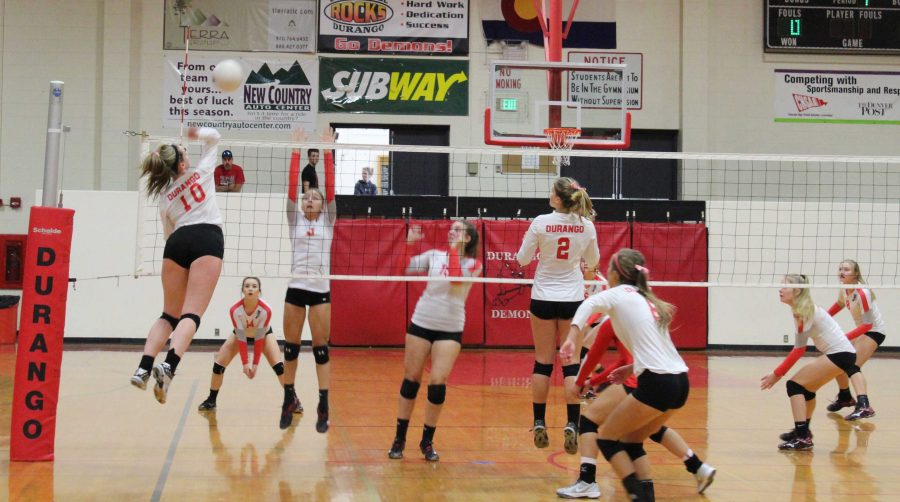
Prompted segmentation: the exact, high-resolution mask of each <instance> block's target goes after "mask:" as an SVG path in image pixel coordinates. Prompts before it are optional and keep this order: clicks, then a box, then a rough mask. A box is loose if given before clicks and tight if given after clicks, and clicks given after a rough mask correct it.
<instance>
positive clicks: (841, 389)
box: [826, 260, 887, 420]
mask: <svg viewBox="0 0 900 502" xmlns="http://www.w3.org/2000/svg"><path fill="white" fill-rule="evenodd" d="M838 278H839V279H840V280H841V283H842V284H845V285H846V286H845V287H844V288H841V290H840V292H839V293H838V301H837V302H835V304H834V305H832V306H831V308H830V309H828V313H829V314H830V315H831V316H834V315H835V314H837V313H838V312H840V311H841V309H843V308H844V307H847V310H849V311H850V315H852V316H853V321H854V322H855V323H856V326H857V327H862V326H866V328H865V329H866V331H865V333H862V336H857V337H856V338H852V339H851V340H852V341H853V348H855V349H856V365H857V366H859V367H860V368H862V366H863V365H864V364H866V361H868V360H869V358H871V357H872V354H874V353H875V351H876V350H878V347H881V344H882V343H884V335H885V332H886V329H887V328H886V326H885V324H884V320H883V319H882V317H881V311H879V310H878V305H876V304H875V292H874V291H872V290H871V289H869V288H866V287H864V286H863V287H860V286H857V285H864V284H865V280H863V276H862V271H860V269H859V263H856V262H855V261H854V260H844V261H842V262H841V265H840V267H839V268H838ZM835 380H836V381H837V383H838V395H837V397H836V398H835V399H834V401H832V402H831V404H829V405H828V406H827V407H826V409H827V410H828V411H831V412H837V411H840V410H841V408H846V407H849V406H855V409H854V410H853V413H850V414H849V415H847V416H846V417H845V418H846V419H847V420H858V419H860V418H868V417H872V416H875V410H873V409H872V407H871V406H868V405H863V404H861V403H860V402H858V401H857V400H856V399H853V395H852V394H850V379H849V378H847V375H846V374H844V373H841V374H840V375H838V376H837V378H835Z"/></svg>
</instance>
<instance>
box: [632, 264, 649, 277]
mask: <svg viewBox="0 0 900 502" xmlns="http://www.w3.org/2000/svg"><path fill="white" fill-rule="evenodd" d="M634 268H636V269H637V271H638V272H640V273H642V274H644V275H650V269H649V268H647V267H645V266H643V265H635V266H634Z"/></svg>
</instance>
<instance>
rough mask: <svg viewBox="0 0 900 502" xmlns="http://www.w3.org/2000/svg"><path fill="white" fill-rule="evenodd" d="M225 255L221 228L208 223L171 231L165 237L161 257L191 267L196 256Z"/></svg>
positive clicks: (182, 266) (181, 265)
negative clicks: (170, 233)
mask: <svg viewBox="0 0 900 502" xmlns="http://www.w3.org/2000/svg"><path fill="white" fill-rule="evenodd" d="M204 256H215V257H216V258H219V259H222V257H223V256H225V237H224V236H223V235H222V228H221V227H219V226H218V225H212V224H209V223H198V224H196V225H187V226H184V227H181V228H179V229H178V230H175V231H174V232H172V235H170V236H169V238H168V239H166V247H165V249H164V250H163V258H168V259H170V260H172V261H174V262H175V263H176V264H178V266H179V267H181V268H191V263H194V260H196V259H197V258H202V257H204Z"/></svg>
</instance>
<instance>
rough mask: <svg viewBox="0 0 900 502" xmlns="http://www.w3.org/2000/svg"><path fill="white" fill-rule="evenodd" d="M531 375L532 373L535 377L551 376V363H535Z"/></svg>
mask: <svg viewBox="0 0 900 502" xmlns="http://www.w3.org/2000/svg"><path fill="white" fill-rule="evenodd" d="M532 373H534V374H535V375H544V376H545V377H549V376H550V375H552V374H553V363H550V364H544V363H539V362H537V361H535V362H534V370H532Z"/></svg>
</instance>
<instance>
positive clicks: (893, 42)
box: [764, 0, 900, 54]
mask: <svg viewBox="0 0 900 502" xmlns="http://www.w3.org/2000/svg"><path fill="white" fill-rule="evenodd" d="M765 4H766V5H765V10H766V12H765V24H764V26H765V31H766V33H765V51H766V52H796V53H823V54H842V53H848V54H900V0H765Z"/></svg>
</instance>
